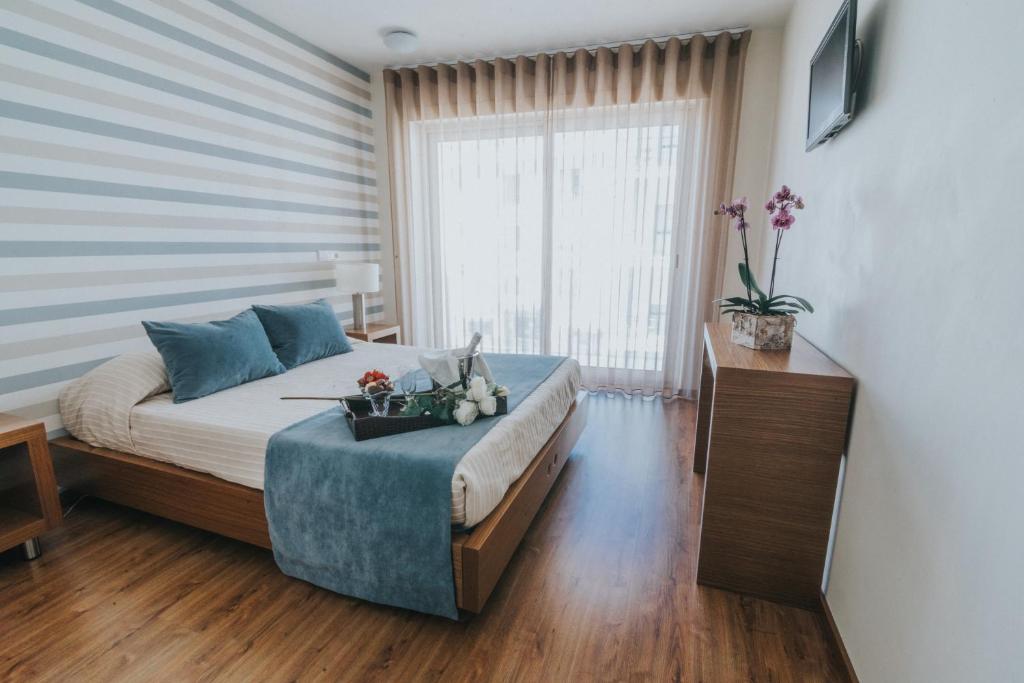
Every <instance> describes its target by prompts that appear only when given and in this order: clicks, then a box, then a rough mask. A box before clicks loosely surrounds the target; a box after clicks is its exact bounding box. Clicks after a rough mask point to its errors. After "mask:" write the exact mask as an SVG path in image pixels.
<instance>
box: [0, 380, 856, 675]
mask: <svg viewBox="0 0 1024 683" xmlns="http://www.w3.org/2000/svg"><path fill="white" fill-rule="evenodd" d="M590 410H591V413H590V420H589V426H588V427H587V430H586V431H585V432H584V434H583V436H582V437H581V440H580V442H579V444H578V445H577V448H576V450H575V452H574V454H573V456H572V457H571V459H570V460H569V462H568V463H567V465H566V467H565V471H564V472H563V474H562V476H561V478H560V479H559V480H558V482H556V484H555V488H554V490H552V492H551V494H550V495H549V497H548V500H547V501H546V502H545V504H544V506H543V507H542V508H541V510H540V512H539V513H538V515H537V518H536V519H535V520H534V523H533V525H532V527H531V529H530V531H529V532H528V533H527V535H526V537H525V538H524V539H523V542H522V544H521V546H520V547H519V550H518V551H517V552H516V554H515V556H514V557H513V558H512V561H511V563H510V564H509V567H508V569H507V570H506V572H505V574H504V576H503V577H502V579H501V581H500V582H499V584H498V586H497V587H496V589H495V592H494V593H493V595H492V596H491V598H490V600H489V602H488V605H487V607H486V609H485V610H484V612H483V613H482V614H480V615H477V616H475V617H472V618H470V619H467V620H465V621H462V622H450V621H447V620H444V619H439V618H434V617H427V616H424V615H420V614H414V613H411V612H406V611H403V610H400V609H394V608H389V607H382V606H379V605H372V604H369V603H366V602H361V601H359V600H354V599H351V598H347V597H344V596H340V595H336V594H333V593H330V592H328V591H324V590H321V589H318V588H316V587H314V586H311V585H309V584H307V583H304V582H302V581H298V580H295V579H290V578H288V577H286V576H284V575H283V574H281V573H280V572H279V571H278V570H277V567H276V565H275V564H274V561H273V557H272V555H271V554H270V553H269V552H268V551H266V550H262V549H259V548H256V547H253V546H247V545H245V544H242V543H238V542H236V541H231V540H228V539H225V538H221V537H218V536H214V535H213V534H209V533H206V532H203V531H199V530H195V529H190V528H188V527H184V526H182V525H179V524H175V523H173V522H168V521H166V520H161V519H158V518H155V517H152V516H149V515H145V514H142V513H137V512H133V511H130V510H127V509H124V508H120V507H118V506H115V505H111V504H108V503H102V502H99V501H92V500H85V501H83V502H81V503H80V504H79V505H78V506H77V507H76V508H75V510H74V512H72V514H71V515H70V516H69V517H68V518H67V520H66V523H65V525H64V526H63V527H61V528H59V529H57V530H54V531H53V532H50V533H49V534H47V535H46V536H44V538H43V541H44V554H43V556H42V558H41V559H39V560H37V561H36V562H33V563H25V562H22V561H21V560H20V558H19V557H18V556H17V554H16V553H7V554H4V555H0V643H2V648H0V680H12V681H29V680H31V681H67V680H82V681H89V680H102V681H148V680H178V681H252V680H260V681H318V680H324V681H339V680H342V681H349V680H351V681H567V680H572V681H591V680H593V681H605V680H607V681H704V682H708V683H716V682H718V681H723V682H729V683H731V682H732V681H771V682H772V683H784V682H786V681H794V682H799V683H805V682H813V681H828V682H829V683H833V682H835V681H844V680H845V678H844V674H843V673H842V668H841V666H840V662H839V660H838V658H837V655H836V653H833V652H832V651H831V650H830V649H829V641H828V640H827V638H826V634H825V631H824V628H823V625H822V622H821V617H820V615H818V614H816V613H812V612H808V611H804V610H800V609H795V608H791V607H783V606H780V605H776V604H773V603H768V602H763V601H761V600H757V599H753V598H747V597H742V596H739V595H736V594H733V593H728V592H724V591H719V590H715V589H712V588H706V587H701V586H697V585H696V582H695V577H696V553H697V540H698V534H699V524H700V501H701V495H702V486H703V480H702V478H701V476H700V475H694V474H693V472H692V447H693V441H694V428H695V425H694V421H695V419H696V410H695V406H694V405H693V404H691V403H687V402H682V401H676V402H673V403H669V404H662V403H660V402H648V401H641V400H638V399H631V400H627V399H624V398H610V397H603V396H597V397H592V398H591V407H590Z"/></svg>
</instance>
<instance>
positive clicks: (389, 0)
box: [239, 0, 792, 66]
mask: <svg viewBox="0 0 1024 683" xmlns="http://www.w3.org/2000/svg"><path fill="white" fill-rule="evenodd" d="M239 2H240V4H242V5H245V6H246V7H248V8H249V9H251V10H253V11H254V12H256V13H258V14H261V15H262V16H264V17H266V18H267V19H269V20H271V21H273V22H274V23H276V24H278V25H280V26H283V27H284V28H286V29H288V30H290V31H292V32H293V33H296V34H298V35H300V36H302V37H303V38H305V39H306V40H309V41H310V42H312V43H314V44H315V45H318V46H320V47H322V48H324V49H326V50H328V51H330V52H333V53H334V54H336V55H338V56H339V57H341V58H343V59H347V60H348V61H350V62H353V63H355V64H359V65H362V66H375V65H382V64H383V65H396V64H418V63H428V62H434V61H448V60H453V59H468V58H476V57H495V56H500V55H513V54H529V53H532V52H536V51H540V50H555V49H561V48H568V47H576V46H580V45H593V44H600V43H609V42H616V41H626V40H635V39H638V38H649V37H657V36H666V35H673V34H684V33H691V32H695V31H709V30H713V29H721V28H741V27H758V26H779V25H781V24H782V23H783V21H784V19H785V17H786V14H787V13H788V11H789V7H790V5H791V4H792V0H514V2H509V3H505V2H503V3H496V2H493V1H492V0H378V1H377V2H354V1H353V0H286V1H284V2H282V0H239ZM396 28H403V29H408V30H411V31H413V32H414V33H416V34H418V35H419V37H420V47H419V49H418V50H416V51H415V52H413V53H411V54H404V55H401V54H397V53H394V52H392V51H391V50H389V49H388V48H386V47H384V44H383V43H382V42H381V35H382V34H383V33H385V32H387V31H388V30H393V29H396Z"/></svg>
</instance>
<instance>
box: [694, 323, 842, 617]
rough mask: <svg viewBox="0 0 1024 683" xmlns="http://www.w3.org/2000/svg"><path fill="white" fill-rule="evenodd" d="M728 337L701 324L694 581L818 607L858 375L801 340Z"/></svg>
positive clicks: (718, 326)
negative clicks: (782, 347)
mask: <svg viewBox="0 0 1024 683" xmlns="http://www.w3.org/2000/svg"><path fill="white" fill-rule="evenodd" d="M730 331H731V327H730V325H729V324H728V323H715V324H708V325H706V326H705V328H704V370H703V373H702V374H701V382H700V401H699V405H698V409H697V430H696V431H697V437H696V444H695V448H694V458H693V470H694V472H698V473H700V472H705V469H706V472H705V475H704V508H703V511H702V513H701V531H700V550H699V553H698V559H697V582H698V583H701V584H705V585H710V586H716V587H718V588H725V589H728V590H734V591H737V592H740V593H748V594H751V595H756V596H759V597H762V598H767V599H769V600H776V601H778V602H785V603H789V604H793V605H798V606H800V607H806V608H809V609H815V610H817V609H820V594H821V581H822V573H823V572H824V568H825V554H826V550H827V548H828V536H829V530H830V528H831V523H832V509H833V505H834V503H835V496H836V485H837V483H838V477H839V463H840V459H841V458H842V454H843V448H844V446H845V441H846V425H847V420H848V419H849V413H850V404H851V401H852V399H853V388H854V379H853V377H852V376H850V375H849V374H848V373H847V372H846V371H845V370H843V369H842V368H841V367H839V366H838V365H836V364H835V363H834V362H833V361H832V360H831V359H830V358H828V356H826V355H825V354H823V353H822V352H820V351H818V349H816V348H814V347H813V346H812V345H811V344H810V343H808V342H807V340H806V339H804V338H803V337H801V336H800V335H794V337H793V348H792V349H791V350H790V351H754V350H751V349H747V348H744V347H742V346H738V345H736V344H733V343H732V341H731V340H730Z"/></svg>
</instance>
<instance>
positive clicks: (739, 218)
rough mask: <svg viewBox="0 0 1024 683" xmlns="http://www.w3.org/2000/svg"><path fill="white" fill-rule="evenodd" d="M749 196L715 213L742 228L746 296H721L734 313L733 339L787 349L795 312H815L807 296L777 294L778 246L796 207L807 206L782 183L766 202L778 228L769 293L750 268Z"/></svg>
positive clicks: (752, 345)
mask: <svg viewBox="0 0 1024 683" xmlns="http://www.w3.org/2000/svg"><path fill="white" fill-rule="evenodd" d="M748 208H749V207H748V204H747V198H746V197H742V198H740V199H734V200H733V201H732V203H730V204H724V203H723V204H721V205H720V206H719V207H718V209H716V210H715V215H716V216H728V217H729V218H731V219H732V221H733V225H734V226H735V227H736V229H737V230H739V231H740V239H741V241H742V244H743V262H742V263H740V264H739V272H740V282H741V283H743V286H744V287H745V288H746V290H747V296H746V297H742V296H733V297H728V298H724V299H718V300H716V302H715V303H717V304H718V305H719V306H720V307H721V312H722V313H732V341H733V342H734V343H736V344H740V345H742V346H746V347H748V348H752V349H758V350H769V349H770V350H784V349H788V348H790V347H791V346H792V345H793V327H794V326H795V325H796V318H795V317H794V315H795V314H797V313H800V312H801V311H806V312H808V313H813V312H814V307H813V306H811V304H810V302H808V301H807V299H803V298H801V297H798V296H794V295H792V294H775V267H776V265H777V264H778V261H779V247H781V246H782V235H783V234H784V232H785V231H788V230H789V229H790V227H791V226H792V225H793V223H795V222H796V216H795V215H794V214H793V211H795V210H802V209H803V208H804V200H803V197H800V196H798V195H795V194H793V191H792V190H790V189H789V187H787V186H786V185H783V186H782V188H781V189H779V190H778V191H777V192H776V193H775V194H774V195H772V198H771V199H769V200H768V202H767V203H766V204H765V206H764V208H765V211H767V212H768V216H769V219H770V221H771V225H772V230H775V255H774V258H773V259H772V276H771V282H770V283H769V285H768V293H767V294H765V292H764V291H763V290H762V289H761V288H760V287H759V286H758V284H757V280H756V279H755V278H754V273H753V271H752V270H751V269H750V255H749V252H748V250H747V228H749V227H750V223H748V222H747V219H746V212H747V209H748Z"/></svg>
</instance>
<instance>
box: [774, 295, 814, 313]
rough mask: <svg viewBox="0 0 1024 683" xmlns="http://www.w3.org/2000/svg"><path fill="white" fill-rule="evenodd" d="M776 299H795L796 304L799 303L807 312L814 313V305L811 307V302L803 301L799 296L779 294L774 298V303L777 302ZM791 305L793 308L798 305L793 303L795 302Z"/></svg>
mask: <svg viewBox="0 0 1024 683" xmlns="http://www.w3.org/2000/svg"><path fill="white" fill-rule="evenodd" d="M776 299H794V300H795V301H796V302H798V303H799V304H800V305H801V306H802V307H803V308H804V310H806V311H807V312H808V313H814V306H812V305H811V302H809V301H808V300H807V299H802V298H800V297H798V296H795V295H793V294H777V295H775V296H773V297H772V301H774V300H776ZM790 305H792V306H795V305H796V304H795V303H793V302H790Z"/></svg>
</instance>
